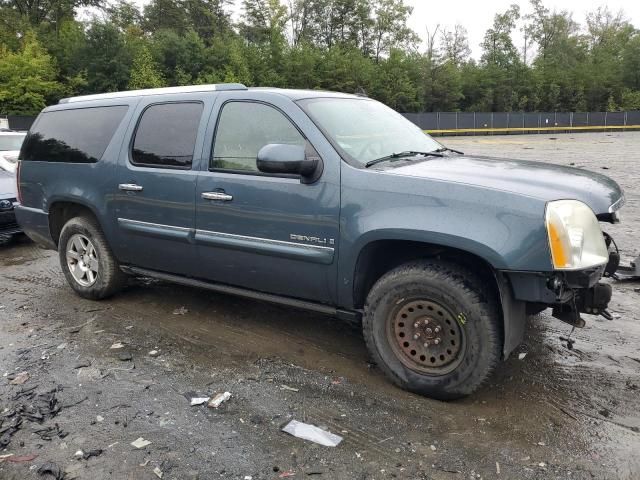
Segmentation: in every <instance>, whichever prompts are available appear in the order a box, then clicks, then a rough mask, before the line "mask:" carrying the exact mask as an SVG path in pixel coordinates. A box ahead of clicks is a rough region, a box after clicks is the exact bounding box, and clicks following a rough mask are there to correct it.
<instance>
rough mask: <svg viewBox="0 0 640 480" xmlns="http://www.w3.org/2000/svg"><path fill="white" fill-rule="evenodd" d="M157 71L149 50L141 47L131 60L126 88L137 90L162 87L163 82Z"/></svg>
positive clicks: (157, 68)
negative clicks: (129, 75)
mask: <svg viewBox="0 0 640 480" xmlns="http://www.w3.org/2000/svg"><path fill="white" fill-rule="evenodd" d="M159 70H160V69H159V67H158V65H157V64H156V63H155V62H154V61H153V57H152V56H151V53H150V52H149V49H148V48H147V47H146V46H143V47H142V48H141V49H140V50H139V51H138V53H137V54H136V56H135V57H134V59H133V65H132V67H131V77H130V78H129V85H128V88H129V89H131V90H137V89H141V88H159V87H164V85H165V81H164V78H163V77H162V74H161V73H160V71H159Z"/></svg>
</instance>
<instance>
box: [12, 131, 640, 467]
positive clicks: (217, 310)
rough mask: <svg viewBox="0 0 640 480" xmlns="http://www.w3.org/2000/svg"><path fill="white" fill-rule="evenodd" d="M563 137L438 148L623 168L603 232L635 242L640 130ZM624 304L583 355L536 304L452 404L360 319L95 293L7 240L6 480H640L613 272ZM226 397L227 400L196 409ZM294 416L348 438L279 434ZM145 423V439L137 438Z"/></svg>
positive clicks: (636, 360)
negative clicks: (486, 376) (202, 401)
mask: <svg viewBox="0 0 640 480" xmlns="http://www.w3.org/2000/svg"><path fill="white" fill-rule="evenodd" d="M554 138H556V139H555V140H554V139H553V138H552V137H550V136H549V135H543V136H526V137H520V136H519V137H482V138H470V137H465V138H452V139H446V140H444V142H445V143H447V144H448V145H450V146H451V147H453V148H459V149H462V150H465V151H468V152H476V153H486V154H492V155H496V156H511V157H516V158H535V159H540V160H544V161H548V162H556V163H561V164H569V163H574V164H576V165H575V166H578V167H581V168H589V169H593V170H596V171H600V172H604V173H607V174H609V175H611V176H612V177H613V178H615V179H616V180H617V181H619V182H620V183H621V184H622V185H623V186H624V187H625V189H626V192H627V199H628V203H627V206H626V207H625V209H624V211H623V212H624V213H623V215H624V223H623V224H621V225H616V226H614V227H611V228H609V230H610V232H611V233H612V234H614V235H615V237H616V239H617V240H618V244H619V246H620V248H621V249H622V250H623V254H624V256H626V257H627V258H629V257H631V256H635V255H637V254H639V253H640V242H639V241H638V238H637V236H638V234H640V195H639V193H638V192H639V190H638V185H640V155H639V154H638V151H640V133H624V134H619V133H614V134H582V135H565V136H561V135H558V136H556V137H554ZM602 167H606V168H607V169H608V170H606V171H605V170H602ZM611 307H612V308H611V311H612V313H613V314H614V316H615V317H616V318H615V319H614V320H613V321H607V320H604V319H602V318H600V319H593V318H592V317H587V318H588V323H587V327H586V328H585V329H583V330H579V331H576V332H575V333H574V335H573V337H574V338H575V339H576V345H575V349H574V350H573V351H570V350H568V349H567V348H565V347H564V346H563V344H562V343H561V341H560V340H559V336H561V335H567V334H568V333H569V327H568V326H565V325H564V324H562V323H559V322H558V321H556V320H553V319H552V318H551V317H550V316H549V315H548V314H542V315H540V316H538V317H535V318H533V319H532V320H531V322H530V326H529V329H528V332H527V335H526V338H525V342H524V343H523V345H521V346H520V348H519V349H518V350H517V352H516V353H515V355H513V356H512V358H510V359H509V360H508V361H507V362H506V363H504V364H503V365H502V366H501V368H500V369H499V370H498V372H497V373H496V375H495V376H494V377H493V378H492V380H491V382H490V383H489V384H488V385H487V386H486V387H485V388H483V389H482V390H481V391H480V392H478V393H477V394H475V395H473V396H472V397H470V398H467V399H464V400H460V401H455V402H450V403H443V402H438V401H434V400H430V399H426V398H421V397H419V396H416V395H413V394H410V393H406V392H403V391H401V390H398V389H397V388H395V387H393V386H392V385H391V384H389V383H388V382H387V381H386V380H385V378H384V377H383V376H382V374H381V373H380V372H379V371H378V370H377V369H376V368H375V366H373V365H371V364H370V363H368V358H367V353H366V351H365V347H364V343H363V340H362V337H361V334H360V332H359V329H358V328H357V327H356V326H351V325H346V324H343V323H341V322H339V321H337V320H334V319H332V318H327V317H323V316H320V315H316V314H310V313H306V312H300V311H296V310H291V309H287V308H282V307H278V306H272V305H268V304H264V303H260V302H255V301H249V300H244V299H239V298H234V297H229V296H223V295H217V294H214V293H211V292H204V291H199V290H194V289H189V288H183V287H179V286H174V285H170V284H165V283H161V282H156V281H146V280H136V281H132V282H131V285H130V286H129V287H128V288H127V289H126V291H124V292H123V293H121V294H120V295H118V296H116V297H115V298H113V299H112V300H109V301H104V302H91V301H87V300H82V299H80V298H78V297H77V296H75V295H74V294H73V293H72V292H71V290H70V289H69V288H68V287H67V285H66V284H65V281H64V279H63V277H62V275H61V273H60V270H59V266H58V261H57V255H56V254H55V253H53V252H48V251H44V250H41V249H39V248H37V247H36V246H35V245H33V244H32V243H29V242H27V241H20V242H17V243H15V242H14V243H13V244H11V245H9V246H5V247H0V375H2V376H3V378H1V379H0V422H1V426H0V432H2V431H3V430H4V434H5V437H4V439H5V443H6V442H8V445H7V446H6V448H4V449H0V479H31V478H33V479H35V478H53V477H52V476H51V475H48V476H41V475H40V474H39V473H38V469H40V468H41V467H42V466H43V465H44V466H48V467H49V468H52V469H53V470H54V471H55V467H56V466H57V467H59V468H60V470H61V475H63V474H64V478H66V479H72V478H79V479H103V478H105V479H106V478H109V479H155V478H158V477H157V475H156V473H154V469H156V472H157V474H162V478H164V479H196V478H199V479H214V478H223V479H245V478H248V477H252V478H253V479H276V478H299V479H301V478H318V479H386V478H410V479H470V478H476V479H478V478H486V479H490V478H498V479H499V478H508V479H512V478H519V479H554V478H558V479H568V478H571V479H592V478H597V479H618V478H620V479H637V478H640V322H639V321H640V282H625V283H620V282H618V283H616V285H615V293H614V299H613V301H612V306H611ZM117 343H122V345H123V348H120V349H117V348H115V349H114V348H110V347H111V346H112V345H114V344H117ZM152 350H157V353H158V354H157V356H152V355H150V354H149V352H150V351H152ZM518 353H526V356H525V357H524V359H522V360H520V359H519V357H518ZM24 371H26V372H28V375H29V378H28V379H27V380H26V382H25V383H24V384H22V385H12V384H11V381H12V380H13V381H14V383H15V381H16V380H15V379H16V377H17V380H18V381H20V379H21V377H20V376H19V374H20V372H24ZM22 379H24V377H22ZM224 391H229V392H231V394H232V397H231V399H230V400H229V401H228V402H226V403H225V404H223V405H222V406H221V407H220V408H219V409H218V410H215V409H210V408H207V407H206V406H193V407H192V406H190V404H189V402H190V398H191V397H193V396H211V395H214V394H216V393H220V392H224ZM34 407H36V408H37V410H34ZM20 418H21V419H22V420H23V421H22V424H21V425H20V428H19V429H17V430H16V429H12V428H11V426H12V425H14V426H15V422H17V420H18V419H20ZM291 419H297V420H300V421H306V422H309V423H313V424H316V425H318V426H321V427H324V428H326V429H328V430H330V431H331V432H333V433H336V434H339V435H341V436H343V437H344V441H343V442H342V443H341V444H340V445H339V446H338V447H336V448H329V447H322V446H318V445H315V444H312V443H310V442H306V441H303V440H299V439H297V438H295V437H292V436H289V435H287V434H285V433H282V432H281V431H280V429H281V427H282V426H283V425H284V424H285V423H287V422H288V421H289V420H291ZM14 430H15V432H14ZM7 432H14V433H13V434H12V435H11V434H9V435H6V434H7ZM0 437H2V433H0ZM139 437H142V438H144V439H146V440H148V441H150V442H151V443H150V444H149V445H148V446H146V447H144V448H141V449H136V448H134V447H133V446H131V442H133V441H134V440H136V439H138V438H139ZM1 441H2V439H1V438H0V442H1ZM78 450H82V452H83V453H84V454H85V456H87V457H88V458H86V459H85V458H82V457H81V458H77V457H76V452H77V451H78ZM100 450H101V452H100ZM90 453H92V454H93V456H89V454H90ZM9 454H13V458H12V457H5V456H6V455H9ZM34 456H35V457H34ZM10 460H22V461H20V462H15V461H10ZM289 475H290V476H289Z"/></svg>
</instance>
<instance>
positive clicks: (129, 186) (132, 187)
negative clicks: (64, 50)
mask: <svg viewBox="0 0 640 480" xmlns="http://www.w3.org/2000/svg"><path fill="white" fill-rule="evenodd" d="M118 189H119V190H124V191H125V192H141V191H142V185H136V184H135V183H121V184H120V185H118Z"/></svg>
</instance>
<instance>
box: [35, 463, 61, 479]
mask: <svg viewBox="0 0 640 480" xmlns="http://www.w3.org/2000/svg"><path fill="white" fill-rule="evenodd" d="M38 475H40V476H44V475H51V476H53V478H55V480H63V479H64V471H63V470H62V469H61V468H60V467H59V466H58V465H56V464H55V463H53V462H47V463H44V464H43V465H41V466H40V468H39V469H38Z"/></svg>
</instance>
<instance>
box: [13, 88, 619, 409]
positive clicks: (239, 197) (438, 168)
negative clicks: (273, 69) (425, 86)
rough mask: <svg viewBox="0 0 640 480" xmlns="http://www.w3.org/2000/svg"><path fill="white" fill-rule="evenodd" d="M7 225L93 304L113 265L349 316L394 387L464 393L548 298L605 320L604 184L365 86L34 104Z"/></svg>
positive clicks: (608, 203) (611, 192)
mask: <svg viewBox="0 0 640 480" xmlns="http://www.w3.org/2000/svg"><path fill="white" fill-rule="evenodd" d="M18 185H19V206H18V207H17V208H16V214H17V218H18V220H19V222H20V224H21V226H22V227H23V228H24V230H25V232H26V233H27V234H28V235H29V236H30V237H31V238H33V239H34V240H36V241H38V242H40V243H41V244H43V245H45V246H48V247H50V248H53V249H57V250H58V252H59V255H60V264H61V266H62V269H63V271H64V274H65V276H66V278H67V280H68V282H69V284H70V285H71V287H72V288H73V289H74V290H75V291H76V292H77V293H78V294H79V295H81V296H83V297H86V298H91V299H102V298H105V297H108V296H110V295H112V294H114V293H115V292H117V291H118V289H119V288H121V286H122V285H123V284H124V283H125V280H126V276H127V275H143V276H150V277H155V278H159V279H163V280H166V281H172V282H177V283H181V284H186V285H193V286H196V287H201V288H205V289H210V290H215V291H221V292H228V293H230V294H235V295H243V296H247V297H251V298H256V299H261V300H265V301H269V302H276V303H281V304H286V305H291V306H293V307H298V308H304V309H310V310H315V311H318V312H323V313H326V314H329V315H334V316H336V317H338V318H346V319H357V320H360V319H362V324H363V329H364V336H365V340H366V342H367V345H368V347H369V350H370V352H371V355H372V356H373V359H374V360H375V362H376V363H377V364H378V365H379V366H380V367H381V368H382V369H383V370H384V371H385V373H386V374H387V375H388V376H389V377H390V378H391V379H392V380H393V381H394V382H396V383H397V384H398V385H400V386H402V387H403V388H406V389H409V390H412V391H415V392H419V393H422V394H425V395H429V396H433V397H437V398H442V399H450V398H456V397H460V396H463V395H467V394H469V393H471V392H473V391H474V390H476V389H477V388H478V387H479V386H480V385H481V384H482V383H483V382H484V381H485V380H486V379H487V378H488V377H489V375H490V374H491V372H492V371H493V369H494V368H495V367H496V365H497V364H498V362H499V360H500V359H503V358H506V357H507V356H508V355H509V353H510V352H511V351H512V350H513V349H514V348H515V347H516V346H517V345H518V344H519V343H520V341H521V340H522V336H523V332H524V328H525V321H526V318H527V315H528V314H532V313H535V312H539V311H541V310H544V309H545V308H547V307H551V308H553V309H554V316H556V317H557V318H559V319H560V320H563V321H565V322H567V323H570V324H572V325H575V326H582V325H583V324H584V320H583V319H582V316H581V314H583V313H588V314H602V315H607V314H608V313H607V311H606V308H607V305H608V303H609V300H610V297H611V287H610V286H609V285H608V284H602V283H600V282H599V281H600V279H601V277H602V276H603V274H604V272H605V269H615V262H616V256H615V253H614V252H610V251H609V250H610V249H609V248H608V243H609V241H610V239H609V238H608V237H607V236H605V235H604V234H603V232H602V230H601V229H600V225H599V222H611V223H613V222H616V221H617V219H618V216H617V211H618V209H619V208H620V207H621V206H622V205H623V203H624V196H623V193H622V191H621V189H620V188H619V187H618V185H617V184H616V183H615V182H613V181H612V180H610V179H609V178H607V177H604V176H601V175H598V174H595V173H591V172H587V171H584V170H576V169H570V168H564V167H559V166H550V165H545V164H542V163H535V162H522V161H514V160H498V159H492V158H485V157H477V156H471V155H464V154H462V153H461V152H455V151H451V150H449V149H447V148H446V147H444V146H443V145H441V144H440V143H438V142H436V141H435V140H434V139H432V138H431V137H429V136H428V135H426V134H424V133H423V132H422V131H421V130H420V129H418V128H417V127H416V126H415V125H413V124H412V123H410V122H409V121H407V120H406V119H405V118H404V117H402V116H401V115H399V114H398V113H396V112H394V111H393V110H391V109H389V108H387V107H385V106H384V105H382V104H380V103H378V102H375V101H373V100H370V99H368V98H364V97H360V96H354V95H345V94H339V93H330V92H319V91H299V90H279V89H262V88H251V89H248V88H246V87H244V86H243V85H237V84H224V85H201V86H192V87H177V88H165V89H154V90H142V91H133V92H120V93H109V94H102V95H90V96H85V97H77V98H69V99H65V100H62V101H61V102H60V103H59V104H58V105H55V106H51V107H48V108H46V109H45V110H44V111H43V112H42V113H41V114H40V116H39V117H38V119H37V120H36V122H35V123H34V125H33V127H32V128H31V130H30V132H29V134H28V137H27V139H26V141H25V144H24V146H23V148H22V150H21V153H20V163H19V172H18Z"/></svg>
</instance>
